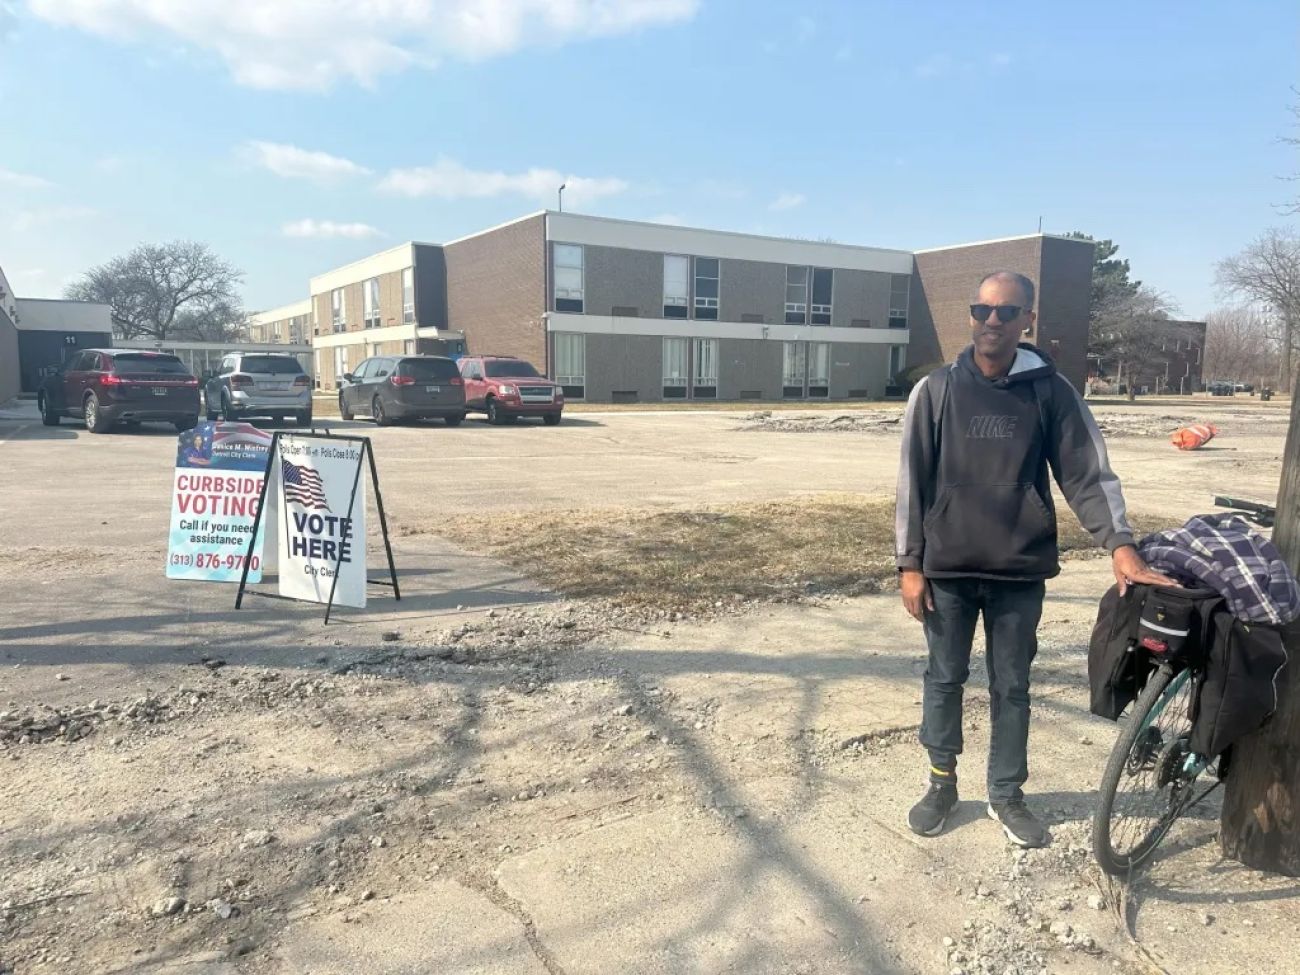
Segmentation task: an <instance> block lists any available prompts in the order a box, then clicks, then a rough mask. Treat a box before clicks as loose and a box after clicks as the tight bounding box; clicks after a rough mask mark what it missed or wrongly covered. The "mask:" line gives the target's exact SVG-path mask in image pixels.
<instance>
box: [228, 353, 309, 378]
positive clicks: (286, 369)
mask: <svg viewBox="0 0 1300 975" xmlns="http://www.w3.org/2000/svg"><path fill="white" fill-rule="evenodd" d="M239 371H240V372H251V373H257V374H258V375H263V376H267V375H269V376H296V375H298V374H299V373H300V372H302V366H300V365H298V360H297V359H294V358H291V357H290V356H287V355H246V356H244V358H243V359H242V360H241V361H240V363H239Z"/></svg>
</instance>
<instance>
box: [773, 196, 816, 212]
mask: <svg viewBox="0 0 1300 975" xmlns="http://www.w3.org/2000/svg"><path fill="white" fill-rule="evenodd" d="M807 201H808V198H807V197H806V196H804V195H803V194H802V193H782V194H781V195H780V196H778V197H777V198H776V199H775V200H773V201H772V202H771V203H769V204H768V205H767V208H768V209H769V210H793V209H794V208H795V207H798V206H803V205H804V203H806V202H807Z"/></svg>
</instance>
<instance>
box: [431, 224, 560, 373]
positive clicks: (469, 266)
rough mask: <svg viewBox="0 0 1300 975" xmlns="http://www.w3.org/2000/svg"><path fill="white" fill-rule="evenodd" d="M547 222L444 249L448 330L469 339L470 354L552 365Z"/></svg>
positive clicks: (511, 227)
mask: <svg viewBox="0 0 1300 975" xmlns="http://www.w3.org/2000/svg"><path fill="white" fill-rule="evenodd" d="M543 219H544V218H543V216H542V215H541V214H538V215H537V216H536V217H531V218H529V219H527V220H521V221H519V222H517V223H512V224H510V225H509V226H506V227H501V228H500V229H498V230H491V231H488V232H487V233H484V234H478V235H477V236H475V237H471V238H469V239H468V240H462V241H460V242H459V243H455V244H448V245H447V246H445V247H443V248H442V252H443V256H444V258H445V260H446V266H447V327H448V328H449V329H451V330H453V331H463V332H464V333H465V345H466V351H467V352H471V353H477V354H480V355H517V356H521V357H523V358H525V359H528V360H529V361H530V362H532V363H533V365H535V366H536V367H537V368H538V369H539V370H542V371H549V368H548V367H549V363H548V362H547V342H546V322H545V320H544V319H543V318H542V313H543V311H544V309H545V295H546V277H545V273H546V266H545V253H546V247H545V234H544V224H543Z"/></svg>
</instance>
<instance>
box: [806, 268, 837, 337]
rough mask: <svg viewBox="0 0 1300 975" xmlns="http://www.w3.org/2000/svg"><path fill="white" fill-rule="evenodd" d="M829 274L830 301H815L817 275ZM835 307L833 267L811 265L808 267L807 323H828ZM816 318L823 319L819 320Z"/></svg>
mask: <svg viewBox="0 0 1300 975" xmlns="http://www.w3.org/2000/svg"><path fill="white" fill-rule="evenodd" d="M819 273H821V274H828V275H830V282H831V283H830V301H828V302H825V303H821V302H818V301H817V275H818V274H819ZM834 308H835V269H834V268H833V267H813V268H809V269H808V324H809V325H829V324H831V316H832V314H833V313H834ZM818 319H824V320H822V321H819V320H818Z"/></svg>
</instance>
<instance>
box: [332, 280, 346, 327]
mask: <svg viewBox="0 0 1300 975" xmlns="http://www.w3.org/2000/svg"><path fill="white" fill-rule="evenodd" d="M330 328H331V330H332V331H333V333H334V334H335V335H337V334H339V333H340V332H346V331H347V329H348V302H347V295H346V294H345V293H344V289H343V288H333V289H331V291H330Z"/></svg>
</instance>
